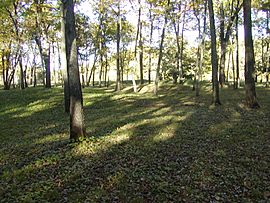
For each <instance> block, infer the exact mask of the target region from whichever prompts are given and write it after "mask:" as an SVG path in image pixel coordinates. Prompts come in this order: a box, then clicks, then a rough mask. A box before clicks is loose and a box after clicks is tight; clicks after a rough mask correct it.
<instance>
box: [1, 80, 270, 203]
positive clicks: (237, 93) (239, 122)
mask: <svg viewBox="0 0 270 203" xmlns="http://www.w3.org/2000/svg"><path fill="white" fill-rule="evenodd" d="M208 90H209V85H208V86H205V87H204V88H203V89H202V94H201V96H200V97H198V98H196V97H195V96H194V92H192V91H191V88H190V87H188V86H184V87H177V86H176V87H175V86H173V85H171V84H170V83H167V84H164V85H162V87H161V91H160V95H159V96H158V97H157V96H153V95H152V94H147V93H146V94H139V93H138V94H133V93H127V94H123V93H113V92H112V91H111V90H107V89H103V88H100V89H99V88H87V89H84V105H85V121H86V127H87V133H88V137H87V138H86V139H84V140H83V141H81V142H80V143H70V142H69V136H68V130H69V117H68V115H67V114H65V113H64V107H63V93H62V92H63V90H62V89H60V88H55V89H51V90H45V89H43V88H28V89H26V90H23V91H20V90H10V91H2V90H1V91H0V101H1V103H0V202H12V203H13V202H269V201H270V172H269V171H270V170H269V168H270V125H269V124H270V123H269V121H270V89H266V88H262V87H258V88H257V94H258V98H259V102H260V104H261V108H260V109H258V110H248V109H246V108H245V107H244V106H243V105H242V100H243V98H244V90H243V89H240V90H232V89H228V88H227V89H226V88H225V89H222V90H221V101H222V104H223V105H222V106H220V107H216V108H215V107H213V106H211V105H210V103H211V93H210V92H209V91H208Z"/></svg>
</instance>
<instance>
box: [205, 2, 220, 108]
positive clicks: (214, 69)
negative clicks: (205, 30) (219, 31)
mask: <svg viewBox="0 0 270 203" xmlns="http://www.w3.org/2000/svg"><path fill="white" fill-rule="evenodd" d="M208 9H209V19H210V32H211V63H212V88H213V95H212V96H213V100H212V102H213V104H214V105H220V104H221V103H220V99H219V84H218V59H217V45H216V44H217V42H216V27H215V17H214V10H213V2H212V0H208Z"/></svg>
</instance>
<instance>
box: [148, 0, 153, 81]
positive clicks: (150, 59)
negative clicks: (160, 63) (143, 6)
mask: <svg viewBox="0 0 270 203" xmlns="http://www.w3.org/2000/svg"><path fill="white" fill-rule="evenodd" d="M152 6H153V4H151V8H150V11H149V15H150V22H151V25H150V36H149V37H150V38H149V52H148V60H149V61H148V83H149V84H150V83H151V69H152V49H151V46H152V39H153V31H154V20H153V19H152V18H153V15H152V11H151V9H152Z"/></svg>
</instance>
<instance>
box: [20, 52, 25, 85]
mask: <svg viewBox="0 0 270 203" xmlns="http://www.w3.org/2000/svg"><path fill="white" fill-rule="evenodd" d="M19 57H20V59H19V65H20V88H21V89H24V88H25V85H24V73H23V63H22V56H21V53H20V56H19Z"/></svg>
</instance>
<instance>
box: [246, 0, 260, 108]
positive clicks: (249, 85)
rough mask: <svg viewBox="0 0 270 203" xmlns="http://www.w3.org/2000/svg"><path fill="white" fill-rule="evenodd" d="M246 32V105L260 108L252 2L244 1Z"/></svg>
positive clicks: (249, 0)
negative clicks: (255, 74)
mask: <svg viewBox="0 0 270 203" xmlns="http://www.w3.org/2000/svg"><path fill="white" fill-rule="evenodd" d="M244 31H245V92H246V105H247V107H249V108H258V107H260V106H259V103H258V101H257V97H256V90H255V81H254V78H253V74H254V70H255V69H254V64H255V58H254V48H253V40H252V21H251V0H245V1H244Z"/></svg>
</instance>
